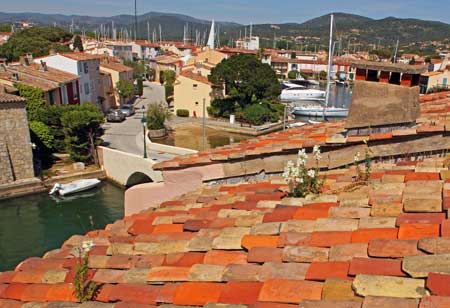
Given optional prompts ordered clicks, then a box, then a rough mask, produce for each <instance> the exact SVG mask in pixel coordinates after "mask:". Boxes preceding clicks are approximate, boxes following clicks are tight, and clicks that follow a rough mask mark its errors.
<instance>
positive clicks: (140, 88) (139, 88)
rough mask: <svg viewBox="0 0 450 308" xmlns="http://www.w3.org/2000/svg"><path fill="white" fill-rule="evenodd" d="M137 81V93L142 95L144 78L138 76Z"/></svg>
mask: <svg viewBox="0 0 450 308" xmlns="http://www.w3.org/2000/svg"><path fill="white" fill-rule="evenodd" d="M136 81H137V87H136V95H138V96H142V95H143V94H144V81H143V80H142V77H138V79H136Z"/></svg>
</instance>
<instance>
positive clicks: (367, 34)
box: [0, 12, 450, 47]
mask: <svg viewBox="0 0 450 308" xmlns="http://www.w3.org/2000/svg"><path fill="white" fill-rule="evenodd" d="M334 16H335V26H336V27H335V30H336V32H335V33H336V37H337V39H341V40H342V41H343V42H344V43H345V42H348V41H353V42H355V43H358V44H359V45H360V46H367V45H368V44H375V43H377V44H379V43H381V44H382V45H385V46H392V45H393V44H395V41H396V40H397V39H398V40H399V41H400V44H401V45H403V46H408V45H414V44H415V43H419V44H420V43H421V42H429V41H445V40H449V38H450V25H449V24H446V23H443V22H437V21H426V20H419V19H401V18H395V17H388V18H383V19H372V18H368V17H364V16H359V15H354V14H347V13H334ZM22 20H30V21H34V22H36V23H38V24H43V25H53V24H56V25H58V26H61V27H65V28H68V27H69V25H70V24H71V23H72V20H73V22H74V24H75V26H76V28H75V29H78V30H81V29H85V30H88V31H93V30H95V29H99V28H100V25H103V27H105V26H106V27H111V23H112V22H114V24H115V27H116V28H117V29H118V31H120V29H125V28H126V29H128V31H129V32H130V31H134V16H133V15H116V16H111V17H91V16H80V15H61V14H40V13H1V12H0V24H1V23H10V22H14V21H22ZM147 23H148V25H149V27H150V36H152V35H151V34H152V33H153V31H155V32H156V33H157V37H159V25H161V29H162V37H163V39H164V40H174V39H176V40H180V39H182V38H183V29H184V26H185V25H186V24H188V27H189V30H188V33H189V34H190V36H191V37H195V31H196V30H198V31H199V32H200V33H201V36H202V37H203V36H204V35H205V34H206V33H207V32H208V31H209V27H210V21H207V20H202V19H197V18H194V17H191V16H187V15H182V14H172V13H161V12H149V13H146V14H143V15H139V16H138V29H139V31H138V32H139V34H140V35H139V36H140V37H141V38H147V36H148V26H147ZM329 23H330V14H327V15H323V16H320V17H317V18H313V19H310V20H308V21H306V22H304V23H282V24H277V25H276V26H277V29H274V28H273V25H272V24H259V25H253V34H254V35H258V36H260V37H261V42H262V45H263V46H265V47H267V46H271V45H272V42H273V37H274V35H276V37H277V38H278V39H280V38H281V39H286V40H294V39H295V38H297V37H301V40H300V41H301V43H302V44H310V46H311V44H312V45H314V44H319V45H322V46H326V45H327V41H328V33H329V27H330V25H329ZM217 25H218V28H219V29H220V36H221V40H222V41H229V40H235V39H236V38H238V37H239V35H242V36H243V35H244V32H245V30H244V25H240V24H237V23H231V22H217ZM248 30H249V29H248V26H247V31H248ZM416 45H417V44H416Z"/></svg>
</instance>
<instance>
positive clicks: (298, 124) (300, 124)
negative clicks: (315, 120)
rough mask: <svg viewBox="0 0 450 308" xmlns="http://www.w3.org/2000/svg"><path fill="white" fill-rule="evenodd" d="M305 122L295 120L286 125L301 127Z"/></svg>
mask: <svg viewBox="0 0 450 308" xmlns="http://www.w3.org/2000/svg"><path fill="white" fill-rule="evenodd" d="M305 125H306V123H305V122H295V123H291V124H289V125H288V128H295V127H302V126H305Z"/></svg>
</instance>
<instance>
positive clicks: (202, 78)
mask: <svg viewBox="0 0 450 308" xmlns="http://www.w3.org/2000/svg"><path fill="white" fill-rule="evenodd" d="M181 76H183V77H186V78H189V79H193V80H195V81H198V82H201V83H204V84H207V85H212V83H211V82H210V81H209V80H208V78H207V77H205V76H202V75H199V74H196V73H195V72H194V71H193V70H192V69H191V70H184V71H183V72H181Z"/></svg>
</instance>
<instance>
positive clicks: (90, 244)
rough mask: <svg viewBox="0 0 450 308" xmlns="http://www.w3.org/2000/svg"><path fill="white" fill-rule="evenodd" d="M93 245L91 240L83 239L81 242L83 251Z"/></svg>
mask: <svg viewBox="0 0 450 308" xmlns="http://www.w3.org/2000/svg"><path fill="white" fill-rule="evenodd" d="M93 246H94V242H93V241H92V240H87V241H83V243H82V244H81V248H82V249H83V251H84V252H89V251H91V249H92V247H93Z"/></svg>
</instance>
